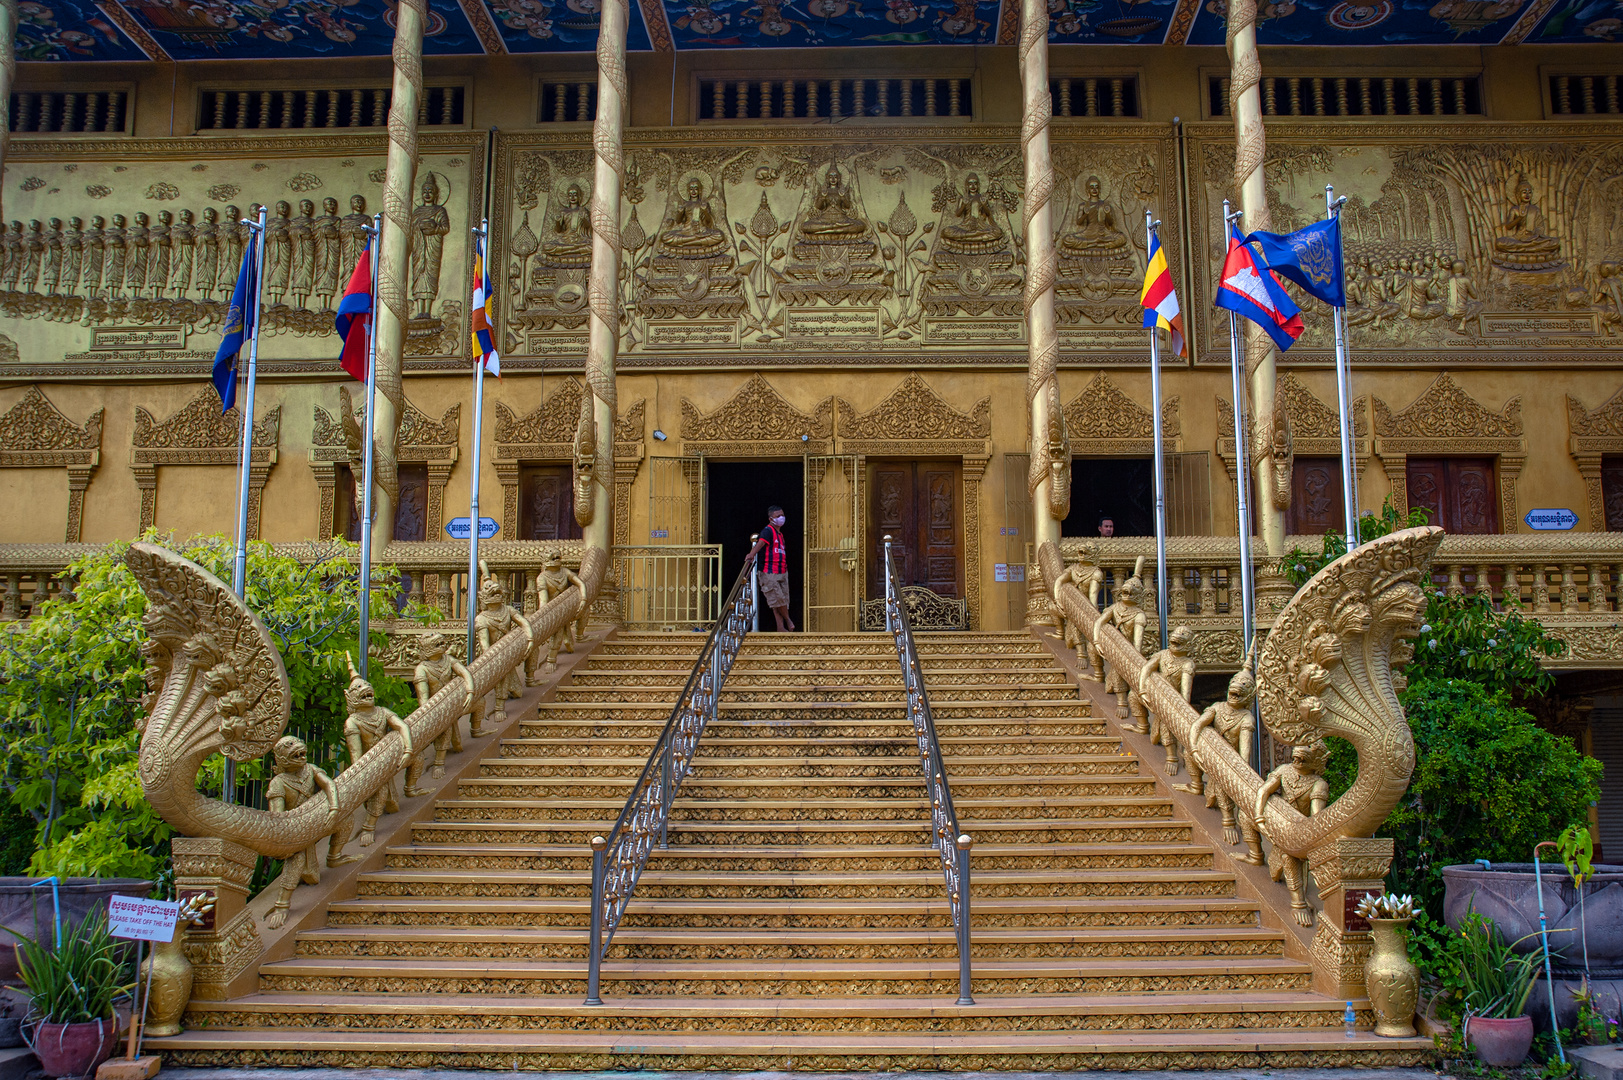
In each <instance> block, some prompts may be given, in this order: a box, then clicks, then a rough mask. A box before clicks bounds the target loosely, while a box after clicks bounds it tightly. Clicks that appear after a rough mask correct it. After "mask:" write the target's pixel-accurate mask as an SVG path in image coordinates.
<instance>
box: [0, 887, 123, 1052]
mask: <svg viewBox="0 0 1623 1080" xmlns="http://www.w3.org/2000/svg"><path fill="white" fill-rule="evenodd" d="M14 936H15V937H16V938H17V966H18V968H19V969H20V971H21V972H22V978H23V986H24V987H25V988H26V989H27V991H28V1002H29V1011H28V1017H27V1019H26V1020H25V1021H24V1022H23V1036H24V1038H26V1039H27V1040H28V1044H29V1046H30V1048H32V1049H33V1051H34V1056H35V1057H37V1058H39V1063H40V1067H41V1068H42V1069H43V1070H44V1071H45V1073H46V1075H48V1076H55V1077H81V1076H90V1075H92V1074H94V1073H95V1071H96V1067H97V1066H99V1065H100V1064H101V1063H102V1062H104V1061H106V1060H107V1059H108V1058H109V1057H111V1056H112V1055H113V1050H114V1048H115V1047H116V1046H117V1043H118V1015H117V1013H116V1012H115V1011H114V1007H113V1006H114V1002H115V1001H117V1000H118V999H119V998H120V997H123V996H125V995H126V994H128V993H129V990H130V986H131V985H132V984H131V982H130V981H129V979H128V977H127V976H128V972H127V968H126V957H125V955H124V951H125V949H124V945H123V943H122V942H120V941H118V940H117V939H116V938H114V937H113V935H112V933H111V932H110V930H109V927H108V924H107V914H106V912H104V911H92V912H90V913H89V914H88V915H86V916H85V917H84V918H83V919H82V920H81V921H80V922H78V923H77V924H72V925H68V926H64V927H63V933H62V941H61V943H60V944H58V945H54V946H52V945H45V944H42V943H40V942H37V941H34V940H33V939H32V938H28V937H24V936H23V935H21V934H15V933H14Z"/></svg>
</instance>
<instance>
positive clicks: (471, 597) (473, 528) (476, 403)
mask: <svg viewBox="0 0 1623 1080" xmlns="http://www.w3.org/2000/svg"><path fill="white" fill-rule="evenodd" d="M473 234H474V235H475V236H477V237H478V238H479V240H478V243H479V250H480V262H481V263H484V261H485V260H487V259H489V258H490V251H489V248H488V246H487V240H488V238H489V235H490V219H489V218H488V217H487V218H481V219H480V220H479V227H478V228H477V229H475V230H474V231H473ZM483 272H484V273H486V274H488V273H489V272H490V271H489V267H488V265H487V266H486V267H485V269H484V271H483ZM484 422H485V358H484V357H482V356H475V357H474V358H473V482H472V483H471V484H470V485H469V486H468V493H469V494H468V663H470V664H471V663H473V658H474V648H473V646H474V640H473V635H474V627H473V620H474V616H475V615H476V614H478V612H477V611H476V608H477V607H478V603H479V442H480V433H481V431H482V430H483V426H484Z"/></svg>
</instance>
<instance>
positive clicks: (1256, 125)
mask: <svg viewBox="0 0 1623 1080" xmlns="http://www.w3.org/2000/svg"><path fill="white" fill-rule="evenodd" d="M1228 20H1229V22H1228V52H1229V66H1230V71H1229V111H1230V112H1231V113H1233V114H1234V186H1235V187H1236V188H1238V189H1239V192H1240V208H1241V209H1242V210H1244V211H1245V217H1244V218H1242V219H1241V221H1240V225H1241V230H1240V231H1241V233H1242V234H1244V233H1248V232H1251V231H1252V230H1255V229H1267V228H1271V227H1272V223H1271V221H1270V220H1269V217H1268V192H1267V188H1266V187H1265V186H1264V183H1263V171H1262V162H1263V157H1264V156H1265V155H1266V153H1267V149H1268V140H1267V136H1266V135H1265V133H1264V131H1263V127H1262V94H1261V91H1260V89H1259V86H1260V84H1261V82H1262V62H1261V61H1260V60H1258V59H1257V0H1232V2H1231V3H1230V4H1229V9H1228ZM1223 245H1224V246H1225V247H1227V246H1228V237H1227V235H1226V233H1225V236H1224V238H1223ZM1242 321H1243V322H1244V324H1245V369H1246V374H1247V376H1249V380H1250V384H1251V406H1250V409H1249V410H1248V412H1247V416H1248V417H1249V418H1250V421H1251V432H1252V439H1251V446H1250V447H1249V448H1248V452H1249V453H1250V455H1251V459H1252V462H1253V463H1254V467H1255V469H1256V473H1255V475H1256V478H1257V482H1256V487H1255V490H1256V498H1255V499H1254V500H1253V506H1252V513H1253V515H1255V521H1256V522H1257V530H1258V532H1260V533H1261V535H1262V541H1263V545H1264V546H1265V547H1266V548H1267V550H1268V555H1269V556H1270V557H1271V558H1276V559H1277V558H1279V557H1280V556H1282V555H1284V554H1285V508H1286V506H1288V505H1289V502H1288V498H1289V487H1290V468H1291V463H1290V455H1289V450H1288V447H1289V436H1288V429H1287V430H1286V431H1285V432H1284V433H1283V434H1282V435H1281V437H1278V438H1275V437H1274V377H1275V374H1276V370H1275V364H1276V360H1277V356H1276V354H1275V351H1274V343H1273V340H1272V339H1271V338H1269V337H1268V335H1267V334H1266V333H1264V332H1263V329H1262V327H1260V326H1257V325H1256V324H1254V323H1252V322H1250V321H1249V320H1242ZM1238 404H1239V403H1238V402H1236V405H1238ZM1281 421H1283V418H1281ZM1276 450H1279V451H1283V452H1282V453H1278V454H1277V455H1276Z"/></svg>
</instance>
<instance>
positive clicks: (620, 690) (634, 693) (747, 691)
mask: <svg viewBox="0 0 1623 1080" xmlns="http://www.w3.org/2000/svg"><path fill="white" fill-rule="evenodd" d="M685 682H686V679H683V680H682V681H673V682H672V683H671V684H670V685H668V686H625V685H620V686H606V685H592V686H579V687H575V686H561V687H559V688H558V690H557V692H556V693H555V694H554V695H553V701H552V703H553V704H555V705H557V706H558V707H560V708H562V707H565V706H569V705H573V704H575V703H577V702H580V703H583V704H587V705H590V704H595V703H599V702H615V703H618V704H624V705H647V704H649V703H657V702H664V703H665V704H666V706H667V709H668V707H669V706H670V705H673V704H675V702H676V699H677V696H678V695H679V694H680V693H681V690H682V687H683V685H684V684H685ZM929 686H930V696H931V711H934V702H935V697H936V695H938V694H939V695H942V696H944V697H945V696H949V695H950V697H951V699H952V700H953V701H955V702H980V701H1002V702H1009V703H1011V704H1013V703H1019V702H1025V701H1027V700H1030V699H1033V698H1043V699H1049V700H1061V699H1064V700H1073V701H1074V704H1075V705H1077V706H1079V707H1080V706H1081V705H1082V699H1081V697H1080V696H1078V697H1076V698H1074V699H1069V698H1067V695H1066V690H1065V688H1064V687H1063V686H1061V685H1060V684H1059V683H1057V682H1055V683H1038V682H1008V683H996V682H985V681H981V682H974V683H958V684H956V685H951V686H939V687H938V686H936V685H935V684H934V683H931V684H929ZM906 701H907V695H906V693H905V692H904V690H903V689H902V684H901V680H900V679H899V678H898V680H897V681H896V684H895V685H894V686H892V685H886V684H884V683H880V684H878V685H871V684H862V685H840V684H838V683H833V684H831V683H829V682H827V681H823V682H821V683H820V684H817V685H813V684H806V685H795V684H793V683H758V684H754V685H751V684H743V685H739V684H736V683H734V682H733V680H732V679H728V680H727V684H726V686H725V687H723V688H722V694H721V707H722V711H723V712H726V711H728V710H730V709H733V708H734V707H736V706H738V705H761V704H796V705H807V706H809V705H814V704H820V705H855V704H877V703H886V702H888V703H892V704H895V705H896V706H897V707H898V708H900V707H902V706H903V705H904V704H905V703H906ZM1090 707H1091V705H1090Z"/></svg>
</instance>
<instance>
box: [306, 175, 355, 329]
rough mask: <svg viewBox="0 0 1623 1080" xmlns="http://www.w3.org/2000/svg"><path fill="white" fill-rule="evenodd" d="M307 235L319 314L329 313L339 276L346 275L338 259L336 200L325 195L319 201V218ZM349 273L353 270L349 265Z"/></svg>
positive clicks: (336, 291)
mask: <svg viewBox="0 0 1623 1080" xmlns="http://www.w3.org/2000/svg"><path fill="white" fill-rule="evenodd" d="M310 236H311V239H312V240H313V241H314V243H315V250H316V265H315V294H316V305H317V306H318V307H319V308H320V309H321V310H322V311H331V310H332V306H333V297H334V296H335V295H337V293H338V275H339V274H342V273H346V268H345V267H344V265H343V262H342V260H341V259H339V257H338V200H337V199H334V198H332V197H331V196H328V197H327V198H325V199H322V200H321V216H320V217H318V218H314V219H312V220H311V222H310ZM347 269H348V270H353V269H354V265H353V264H351V265H350V266H349V267H348V268H347Z"/></svg>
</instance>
